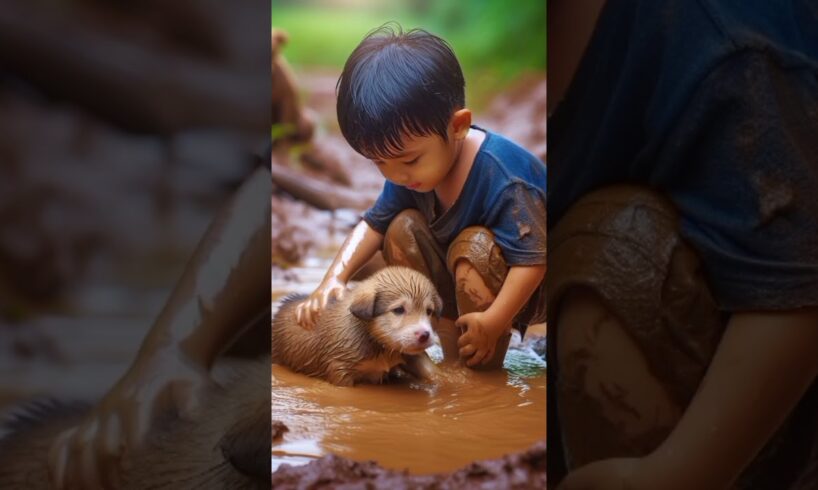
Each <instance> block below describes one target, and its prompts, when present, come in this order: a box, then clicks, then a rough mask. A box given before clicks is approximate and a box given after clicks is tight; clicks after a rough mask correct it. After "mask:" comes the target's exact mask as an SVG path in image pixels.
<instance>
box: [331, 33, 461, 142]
mask: <svg viewBox="0 0 818 490" xmlns="http://www.w3.org/2000/svg"><path fill="white" fill-rule="evenodd" d="M336 88H337V93H338V105H337V112H338V123H339V125H340V127H341V133H342V134H343V135H344V138H346V140H347V142H348V143H349V144H350V146H352V148H353V149H355V151H357V152H358V153H360V154H362V155H365V156H367V157H369V158H390V157H394V156H395V155H396V154H397V153H399V152H400V151H401V150H402V149H403V148H401V146H402V145H401V136H402V135H404V134H409V135H413V136H428V135H430V134H437V135H440V137H441V138H443V140H444V141H446V140H447V131H446V130H447V127H448V125H449V120H450V119H451V116H452V114H454V112H455V111H456V110H459V109H462V108H463V107H465V95H464V90H465V82H464V80H463V71H462V70H461V68H460V63H458V61H457V58H456V57H455V55H454V51H452V48H451V46H449V43H447V42H446V41H444V40H443V39H441V38H440V37H438V36H435V35H434V34H430V33H429V32H426V31H424V30H423V29H412V30H410V31H408V32H403V29H402V28H401V26H400V25H399V24H397V23H387V24H384V25H383V26H381V27H379V28H377V29H375V30H373V31H371V32H370V33H369V34H367V35H366V37H364V39H363V41H361V43H360V44H359V45H358V47H356V48H355V50H354V51H353V52H352V54H351V55H349V59H347V62H346V64H345V65H344V71H343V73H341V78H339V79H338V85H337V87H336Z"/></svg>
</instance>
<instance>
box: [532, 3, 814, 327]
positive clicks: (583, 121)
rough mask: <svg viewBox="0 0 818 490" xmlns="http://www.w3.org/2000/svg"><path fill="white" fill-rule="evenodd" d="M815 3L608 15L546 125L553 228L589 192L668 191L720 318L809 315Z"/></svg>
mask: <svg viewBox="0 0 818 490" xmlns="http://www.w3.org/2000/svg"><path fill="white" fill-rule="evenodd" d="M816 5H818V3H817V2H815V1H814V0H741V1H739V0H625V1H622V0H619V1H609V2H607V4H606V5H605V7H604V9H603V11H602V13H601V15H600V18H599V21H598V22H597V25H596V29H595V31H594V35H593V37H592V39H591V41H590V43H589V45H588V48H587V49H586V52H585V55H584V57H583V60H582V62H581V64H580V66H579V69H578V71H577V73H576V75H575V77H574V80H573V82H572V84H571V87H570V88H569V90H568V91H567V93H566V96H565V98H564V100H563V101H562V102H561V104H560V106H559V107H558V108H557V110H556V112H555V113H554V114H553V115H552V116H551V117H550V119H549V121H548V151H549V173H550V175H549V179H548V180H549V181H548V184H549V188H548V218H549V222H550V224H551V226H556V225H557V224H558V222H559V220H560V218H561V217H562V216H563V215H564V214H565V212H566V210H567V209H568V208H569V207H570V206H571V205H572V204H573V203H574V202H576V200H577V199H579V198H580V197H582V196H583V195H585V194H586V193H588V192H590V191H592V190H594V189H597V188H600V187H603V186H606V185H611V184H616V183H634V184H643V185H647V186H650V187H652V188H654V189H657V190H659V191H661V192H663V193H665V194H666V195H667V196H668V197H670V199H671V200H672V201H673V202H674V204H675V205H676V207H677V208H678V210H679V213H680V215H681V233H682V235H683V236H684V238H685V239H686V240H687V241H688V242H689V243H690V244H691V245H692V246H693V247H694V248H695V249H696V250H697V251H698V253H699V254H700V256H701V258H702V261H703V266H704V270H705V273H706V275H707V278H708V280H709V283H710V285H711V287H712V290H713V293H714V296H715V298H716V300H717V301H718V303H719V305H720V307H721V308H723V309H724V310H725V311H740V310H753V309H762V310H783V309H795V308H799V307H806V306H815V305H818V7H817V6H816Z"/></svg>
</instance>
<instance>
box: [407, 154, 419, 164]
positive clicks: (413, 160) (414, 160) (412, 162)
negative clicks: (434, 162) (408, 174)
mask: <svg viewBox="0 0 818 490" xmlns="http://www.w3.org/2000/svg"><path fill="white" fill-rule="evenodd" d="M418 160H420V155H418V156H416V157H415V158H413V159H412V160H410V161H408V162H403V164H404V165H412V164H415V163H417V161H418Z"/></svg>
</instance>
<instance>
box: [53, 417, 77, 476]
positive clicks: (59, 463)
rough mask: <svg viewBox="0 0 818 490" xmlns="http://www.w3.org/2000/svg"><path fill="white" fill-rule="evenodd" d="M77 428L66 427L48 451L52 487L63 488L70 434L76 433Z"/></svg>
mask: <svg viewBox="0 0 818 490" xmlns="http://www.w3.org/2000/svg"><path fill="white" fill-rule="evenodd" d="M76 431H77V428H76V427H74V428H72V429H68V430H66V431H64V432H63V433H62V434H60V435H59V436H58V437H57V440H56V441H54V444H52V445H51V450H50V451H49V453H48V466H49V469H50V470H51V471H50V476H51V483H52V485H53V486H54V488H57V489H58V490H62V489H63V488H65V468H66V464H67V462H68V446H69V444H70V440H71V436H73V435H74V433H76Z"/></svg>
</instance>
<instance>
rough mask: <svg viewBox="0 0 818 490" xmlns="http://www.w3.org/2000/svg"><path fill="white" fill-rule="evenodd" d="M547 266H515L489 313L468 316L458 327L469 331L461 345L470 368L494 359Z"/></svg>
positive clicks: (461, 319)
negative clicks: (512, 321) (502, 336)
mask: <svg viewBox="0 0 818 490" xmlns="http://www.w3.org/2000/svg"><path fill="white" fill-rule="evenodd" d="M545 267H546V266H545V265H530V266H515V267H511V268H509V270H508V275H506V280H505V281H504V282H503V286H502V287H501V288H500V292H499V293H497V297H496V298H495V299H494V301H493V302H492V303H491V306H489V307H488V309H487V310H486V311H482V312H475V313H467V314H465V315H462V316H461V317H460V318H458V319H457V321H456V322H455V324H456V325H457V326H460V327H467V331H466V333H464V334H463V335H461V336H460V339H459V340H458V341H457V345H458V346H459V347H460V356H461V357H467V356H471V359H469V360H468V361H467V362H466V364H467V365H468V366H474V365H477V364H482V363H483V362H488V361H489V360H491V358H492V356H494V347H495V344H496V343H497V339H499V338H500V336H501V335H502V334H503V333H505V332H507V331H508V330H509V329H510V328H511V320H513V319H514V316H515V315H516V314H517V313H518V312H519V311H520V310H521V309H522V307H523V306H524V305H525V304H526V302H527V301H528V298H530V297H531V294H532V293H533V292H534V290H535V289H537V287H538V286H539V285H540V283H541V282H542V280H543V278H544V277H545Z"/></svg>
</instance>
